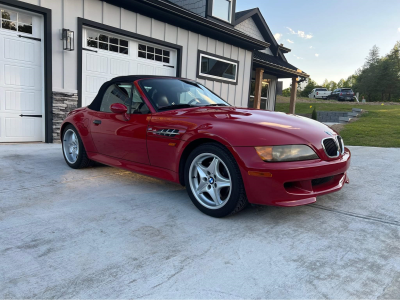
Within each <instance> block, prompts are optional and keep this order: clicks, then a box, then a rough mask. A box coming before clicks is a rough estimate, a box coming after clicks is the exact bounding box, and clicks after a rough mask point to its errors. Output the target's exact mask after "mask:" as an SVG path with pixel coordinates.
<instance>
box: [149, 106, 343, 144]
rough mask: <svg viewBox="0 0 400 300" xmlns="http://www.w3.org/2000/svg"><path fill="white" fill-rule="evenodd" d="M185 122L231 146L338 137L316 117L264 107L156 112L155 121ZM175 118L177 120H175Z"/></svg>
mask: <svg viewBox="0 0 400 300" xmlns="http://www.w3.org/2000/svg"><path fill="white" fill-rule="evenodd" d="M166 120H168V122H169V123H170V124H171V125H172V123H176V124H179V127H181V126H182V125H183V124H185V127H187V128H186V130H187V132H188V133H189V132H191V131H197V132H199V131H202V132H204V131H207V132H209V133H211V134H214V135H218V136H219V137H221V138H223V139H225V140H227V141H228V142H229V143H230V144H231V145H232V146H270V145H283V144H313V145H316V146H317V147H319V146H320V145H321V141H322V139H324V138H327V137H330V136H336V135H337V134H336V132H334V131H333V130H332V129H331V128H329V127H328V126H326V125H324V124H322V123H320V122H317V121H315V120H312V119H309V118H306V117H302V116H297V115H292V114H286V113H281V112H272V111H265V110H256V109H248V108H237V107H202V108H190V109H180V110H173V111H168V112H163V113H159V114H157V116H154V117H153V118H152V121H154V122H155V123H158V122H160V123H164V121H166ZM173 120H175V122H174V121H173Z"/></svg>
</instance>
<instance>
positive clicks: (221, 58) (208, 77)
mask: <svg viewBox="0 0 400 300" xmlns="http://www.w3.org/2000/svg"><path fill="white" fill-rule="evenodd" d="M203 56H206V57H209V58H212V59H215V60H219V61H224V62H227V63H230V64H235V65H236V76H235V80H230V79H227V78H223V77H217V76H213V75H207V74H204V73H201V58H202V57H203ZM239 67H240V65H239V61H238V60H234V59H230V58H227V57H224V56H220V55H216V54H213V53H210V52H206V51H202V50H198V53H197V72H196V75H197V78H200V79H206V80H212V81H216V82H222V83H228V84H234V85H238V80H239Z"/></svg>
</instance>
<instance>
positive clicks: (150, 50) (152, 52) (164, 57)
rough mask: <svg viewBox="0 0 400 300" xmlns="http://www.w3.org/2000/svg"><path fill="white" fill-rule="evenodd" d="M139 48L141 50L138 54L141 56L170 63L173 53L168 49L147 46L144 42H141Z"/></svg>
mask: <svg viewBox="0 0 400 300" xmlns="http://www.w3.org/2000/svg"><path fill="white" fill-rule="evenodd" d="M138 50H139V53H138V56H139V57H141V58H145V59H149V60H155V61H159V62H164V63H167V64H169V61H170V54H171V53H170V52H169V51H168V50H163V49H160V48H156V47H153V46H147V45H143V44H139V49H138Z"/></svg>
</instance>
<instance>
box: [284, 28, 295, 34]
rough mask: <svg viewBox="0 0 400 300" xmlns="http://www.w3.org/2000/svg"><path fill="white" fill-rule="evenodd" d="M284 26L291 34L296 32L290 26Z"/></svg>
mask: <svg viewBox="0 0 400 300" xmlns="http://www.w3.org/2000/svg"><path fill="white" fill-rule="evenodd" d="M286 28H287V29H289V31H290V33H291V34H296V32H295V31H294V30H293V29H292V28H290V27H286Z"/></svg>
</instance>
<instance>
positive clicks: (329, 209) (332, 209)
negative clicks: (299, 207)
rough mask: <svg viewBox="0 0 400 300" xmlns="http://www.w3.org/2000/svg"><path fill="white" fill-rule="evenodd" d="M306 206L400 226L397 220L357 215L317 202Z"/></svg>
mask: <svg viewBox="0 0 400 300" xmlns="http://www.w3.org/2000/svg"><path fill="white" fill-rule="evenodd" d="M307 206H311V207H314V208H318V209H322V210H326V211H330V212H333V213H337V214H341V215H345V216H349V217H354V218H358V219H364V220H368V221H374V222H379V223H383V224H388V225H394V226H399V227H400V222H397V221H386V220H384V219H380V218H376V217H370V216H365V215H359V214H355V213H351V212H347V211H343V210H338V209H334V208H329V207H325V206H322V205H318V204H309V205H307Z"/></svg>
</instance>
